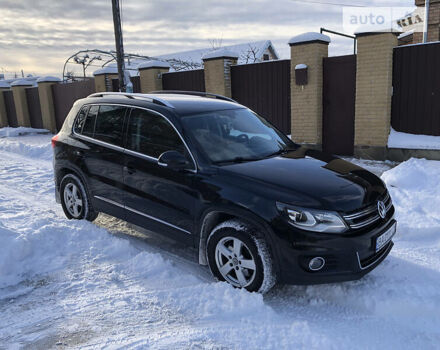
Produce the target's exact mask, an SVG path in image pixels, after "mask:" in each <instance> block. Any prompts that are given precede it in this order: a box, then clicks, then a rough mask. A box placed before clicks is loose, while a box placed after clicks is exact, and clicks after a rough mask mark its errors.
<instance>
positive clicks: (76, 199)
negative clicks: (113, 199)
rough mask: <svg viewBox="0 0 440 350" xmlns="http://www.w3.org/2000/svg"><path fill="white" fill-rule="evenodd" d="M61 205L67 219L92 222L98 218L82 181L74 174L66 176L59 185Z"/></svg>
mask: <svg viewBox="0 0 440 350" xmlns="http://www.w3.org/2000/svg"><path fill="white" fill-rule="evenodd" d="M60 197H61V205H62V207H63V211H64V214H65V215H66V217H67V218H68V219H75V220H88V221H93V220H95V219H96V218H97V217H98V214H99V213H97V212H95V211H94V210H93V207H92V204H91V201H90V198H89V195H88V193H87V191H86V188H85V186H84V184H83V183H82V181H81V180H80V179H79V178H78V177H77V176H76V175H74V174H67V175H65V176H64V177H63V179H62V180H61V183H60Z"/></svg>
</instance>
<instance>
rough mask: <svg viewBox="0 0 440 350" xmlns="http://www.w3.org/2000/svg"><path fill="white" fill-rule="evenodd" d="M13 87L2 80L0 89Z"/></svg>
mask: <svg viewBox="0 0 440 350" xmlns="http://www.w3.org/2000/svg"><path fill="white" fill-rule="evenodd" d="M10 87H11V85H9V84H8V82H7V81H5V80H0V88H10Z"/></svg>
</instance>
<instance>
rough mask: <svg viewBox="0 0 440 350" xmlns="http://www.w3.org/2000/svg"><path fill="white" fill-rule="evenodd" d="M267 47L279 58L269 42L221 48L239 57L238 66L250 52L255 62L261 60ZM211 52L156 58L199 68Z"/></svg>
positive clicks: (173, 54) (262, 41)
mask: <svg viewBox="0 0 440 350" xmlns="http://www.w3.org/2000/svg"><path fill="white" fill-rule="evenodd" d="M269 47H271V49H272V50H273V53H274V55H275V57H276V58H278V57H279V56H278V54H277V52H276V50H275V48H274V47H273V45H272V42H271V41H270V40H261V41H254V42H249V43H243V44H236V45H228V46H222V49H223V50H227V51H230V52H234V53H236V54H238V56H239V57H238V64H242V63H246V58H245V54H246V53H248V52H249V51H250V50H252V51H253V52H254V53H255V58H256V59H257V60H263V54H264V53H265V51H266V50H267V48H269ZM211 51H214V49H213V48H204V49H198V50H191V51H182V52H175V53H170V54H166V55H160V56H156V57H157V58H158V59H163V60H173V59H174V60H179V61H184V62H191V63H195V64H200V67H202V64H203V60H202V57H203V56H204V55H208V54H209V53H210V52H211ZM248 63H249V62H248Z"/></svg>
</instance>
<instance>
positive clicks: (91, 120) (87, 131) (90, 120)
mask: <svg viewBox="0 0 440 350" xmlns="http://www.w3.org/2000/svg"><path fill="white" fill-rule="evenodd" d="M98 109H99V107H98V106H91V107H90V109H89V113H87V118H86V121H85V123H84V126H83V128H82V134H83V135H84V136H89V137H93V131H94V130H95V120H96V115H97V114H98Z"/></svg>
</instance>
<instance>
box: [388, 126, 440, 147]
mask: <svg viewBox="0 0 440 350" xmlns="http://www.w3.org/2000/svg"><path fill="white" fill-rule="evenodd" d="M388 147H389V148H409V149H433V150H440V136H431V135H416V134H407V133H404V132H399V131H396V130H394V129H393V128H391V130H390V135H389V137H388Z"/></svg>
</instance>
